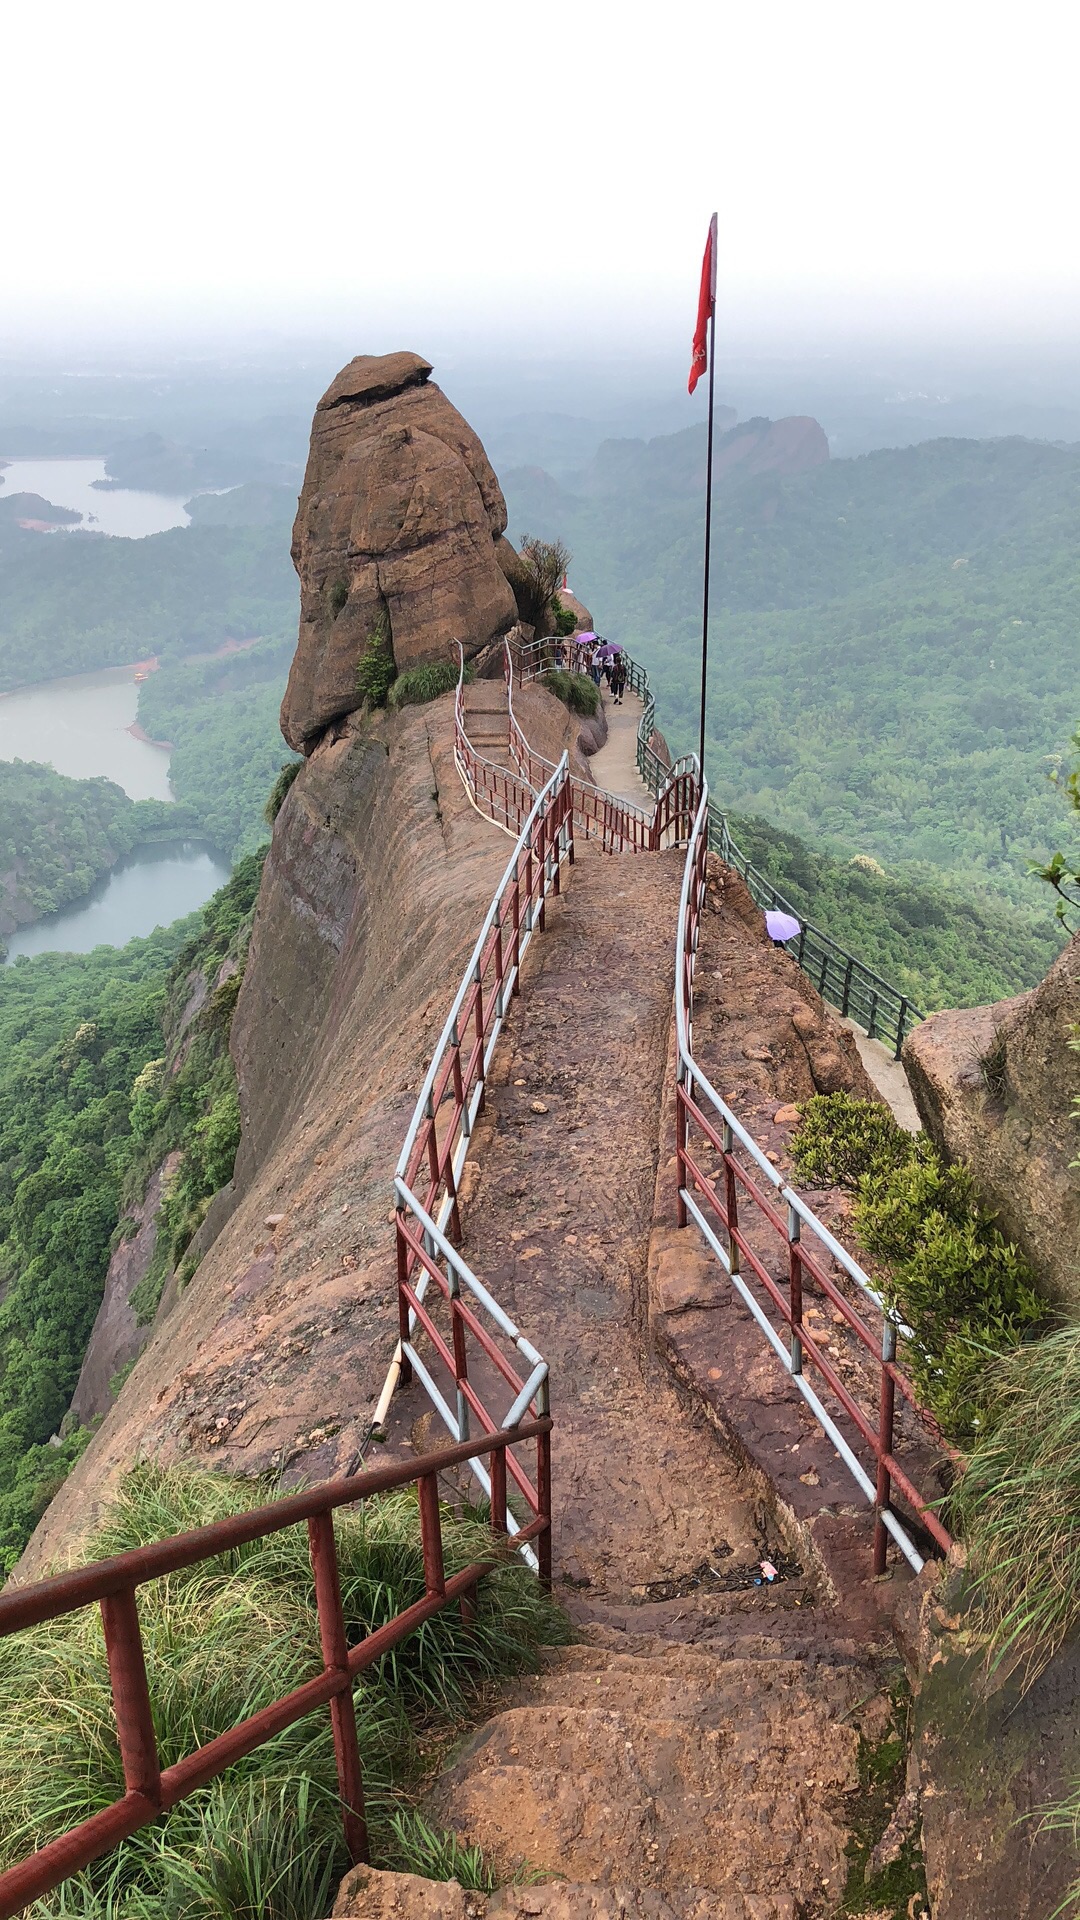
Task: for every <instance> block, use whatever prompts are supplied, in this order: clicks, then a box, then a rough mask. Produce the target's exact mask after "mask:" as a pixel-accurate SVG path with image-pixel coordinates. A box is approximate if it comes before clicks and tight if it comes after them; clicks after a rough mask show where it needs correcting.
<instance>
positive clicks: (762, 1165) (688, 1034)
mask: <svg viewBox="0 0 1080 1920" xmlns="http://www.w3.org/2000/svg"><path fill="white" fill-rule="evenodd" d="M709 823H710V810H709V794H708V787H707V785H706V784H705V783H704V782H703V784H702V791H701V800H700V803H699V806H698V811H697V815H696V817H695V820H694V826H693V829H692V832H691V837H690V843H689V846H688V847H687V853H686V864H685V867H684V870H683V881H682V889H681V893H680V898H679V920H678V928H677V932H676V943H675V1030H676V1044H677V1081H678V1084H677V1088H676V1156H677V1164H678V1170H679V1172H678V1183H679V1198H678V1219H679V1225H680V1227H685V1226H686V1225H687V1223H688V1220H689V1219H691V1218H692V1219H693V1220H694V1222H695V1224H696V1225H697V1227H698V1228H699V1230H700V1232H701V1234H702V1236H703V1238H704V1239H705V1241H706V1243H707V1245H708V1246H709V1247H710V1248H711V1250H712V1252H713V1253H714V1254H715V1256H716V1258H717V1259H718V1260H719V1262H720V1264H721V1266H722V1267H723V1268H724V1270H725V1272H726V1273H727V1274H728V1276H729V1278H730V1280H731V1282H732V1285H733V1286H734V1288H735V1290H736V1292H737V1293H738V1294H739V1296H740V1298H741V1299H742V1300H743V1302H744V1304H745V1305H746V1306H747V1307H748V1308H749V1310H750V1312H751V1314H752V1315H753V1317H754V1319H755V1321H756V1322H757V1324H758V1326H759V1327H760V1329H761V1331H762V1333H763V1334H764V1335H765V1338H766V1339H767V1340H768V1342H769V1344H770V1346H771V1347H772V1348H773V1350H774V1352H775V1353H776V1355H777V1357H778V1358H779V1360H780V1361H781V1363H782V1365H783V1366H784V1367H785V1368H786V1369H787V1372H788V1374H789V1376H790V1378H791V1380H792V1382H793V1384H794V1386H795V1387H796V1388H797V1390H798V1392H799V1393H800V1394H801V1395H802V1397H803V1399H804V1400H805V1402H806V1404H807V1406H808V1407H809V1408H810V1411H811V1413H812V1414H813V1415H814V1418H815V1419H816V1420H817V1422H818V1424H819V1425H820V1426H821V1427H822V1429H823V1431H824V1432H825V1433H826V1434H827V1436H828V1438H829V1439H830V1440H831V1442H832V1444H833V1446H834V1447H835V1449H836V1452H837V1453H838V1455H839V1456H840V1459H841V1460H842V1461H843V1463H844V1465H845V1466H846V1467H847V1469H848V1472H849V1473H850V1474H851V1476H852V1478H853V1480H854V1481H855V1483H856V1485H857V1486H858V1487H859V1489H860V1491H861V1492H862V1493H863V1495H864V1497H865V1498H866V1499H867V1501H868V1503H869V1504H870V1506H871V1507H872V1508H873V1510H874V1513H875V1516H876V1518H875V1527H874V1571H875V1573H882V1572H884V1570H885V1555H886V1547H887V1536H891V1537H892V1539H893V1540H894V1541H895V1542H896V1545H897V1546H898V1547H899V1548H900V1551H901V1553H902V1554H903V1555H904V1558H905V1559H906V1560H907V1561H908V1562H909V1564H910V1565H911V1566H912V1567H913V1568H914V1570H915V1571H916V1572H919V1571H920V1570H921V1568H922V1566H923V1564H924V1560H923V1555H922V1554H921V1553H920V1551H919V1548H918V1547H917V1546H916V1544H915V1542H914V1540H913V1539H912V1537H911V1534H910V1532H909V1531H908V1528H907V1527H906V1526H905V1525H904V1524H903V1522H902V1520H901V1519H900V1518H899V1517H898V1515H897V1514H896V1512H895V1511H894V1510H893V1507H892V1497H893V1489H894V1488H896V1489H897V1490H898V1491H899V1492H900V1493H901V1494H902V1495H903V1497H904V1499H905V1500H906V1501H907V1502H908V1504H909V1506H910V1507H911V1508H912V1509H913V1511H914V1512H915V1513H916V1514H917V1516H918V1519H919V1521H920V1523H921V1525H922V1526H923V1528H924V1529H925V1530H926V1532H927V1533H928V1534H929V1535H930V1537H931V1539H932V1540H933V1541H934V1542H935V1544H936V1545H937V1546H938V1547H939V1548H941V1549H942V1550H943V1551H946V1552H947V1551H948V1548H949V1546H950V1545H951V1539H950V1536H949V1534H948V1532H947V1531H946V1529H945V1528H944V1527H943V1526H942V1524H941V1522H940V1520H939V1519H938V1517H937V1515H936V1514H935V1513H934V1512H933V1510H932V1508H931V1505H930V1503H929V1502H928V1501H927V1500H925V1499H924V1497H923V1496H922V1494H921V1493H920V1492H919V1490H918V1488H917V1487H916V1486H915V1485H914V1484H913V1482H912V1481H911V1479H910V1477H909V1476H908V1474H907V1473H906V1471H905V1469H904V1468H903V1467H902V1466H901V1465H900V1463H899V1461H898V1460H897V1459H896V1455H895V1451H894V1437H895V1397H896V1394H897V1393H898V1392H899V1393H900V1394H901V1396H902V1397H903V1398H904V1399H906V1400H907V1401H908V1403H909V1405H910V1406H911V1407H912V1408H913V1409H914V1410H915V1411H916V1413H918V1414H919V1415H920V1417H921V1418H923V1419H924V1421H925V1423H926V1424H927V1425H928V1426H930V1427H931V1429H933V1425H934V1423H933V1422H932V1420H931V1419H930V1417H929V1416H926V1415H924V1413H923V1409H922V1408H921V1407H920V1405H919V1401H918V1398H917V1396H916V1394H915V1390H914V1387H913V1386H912V1384H911V1381H910V1380H909V1379H908V1376H907V1375H906V1374H905V1373H904V1372H903V1371H902V1369H901V1368H900V1367H899V1366H898V1365H897V1362H896V1350H897V1335H898V1333H904V1332H905V1331H906V1329H905V1328H904V1327H903V1325H902V1323H901V1322H900V1321H899V1320H898V1318H897V1316H895V1315H894V1314H893V1313H892V1312H891V1311H890V1310H889V1308H888V1307H887V1306H886V1304H885V1302H884V1301H883V1299H882V1297H881V1295H880V1293H879V1292H878V1290H877V1289H876V1288H875V1287H874V1286H873V1284H872V1282H871V1280H870V1279H869V1276H868V1275H867V1274H866V1273H865V1272H864V1271H863V1268H862V1267H861V1266H860V1265H859V1263H858V1261H856V1260H855V1259H853V1257H852V1256H851V1254H850V1253H849V1252H848V1251H847V1249H846V1247H844V1246H842V1245H841V1243H840V1242H839V1241H838V1240H837V1239H836V1237H835V1236H834V1235H833V1234H832V1233H830V1232H829V1230H828V1228H827V1227H826V1226H825V1225H824V1223H823V1222H822V1221H821V1220H819V1219H818V1217H817V1215H816V1213H815V1212H814V1210H813V1208H812V1207H810V1206H809V1205H808V1204H807V1202H806V1201H805V1200H804V1199H803V1198H802V1196H801V1195H800V1194H798V1193H796V1192H795V1191H794V1190H793V1189H792V1188H791V1187H789V1186H788V1185H787V1183H786V1181H784V1179H783V1178H782V1177H781V1175H780V1173H779V1172H778V1171H777V1169H776V1168H775V1167H774V1166H773V1164H772V1162H771V1161H770V1160H769V1159H768V1158H767V1157H766V1155H765V1153H764V1151H763V1149H762V1148H761V1147H760V1146H759V1144H758V1142H757V1141H756V1140H755V1139H754V1138H753V1135H752V1134H750V1133H749V1132H748V1130H747V1129H746V1127H745V1126H744V1125H743V1124H742V1122H741V1121H740V1120H739V1118H738V1116H737V1115H736V1114H735V1113H734V1112H733V1110H732V1109H731V1107H729V1105H728V1104H727V1102H726V1101H725V1100H724V1099H723V1098H722V1097H721V1096H720V1094H718V1093H717V1091H716V1089H715V1088H714V1087H713V1086H712V1085H711V1084H710V1082H709V1080H708V1079H707V1077H706V1075H705V1074H704V1073H703V1072H702V1070H701V1068H700V1067H699V1065H698V1063H697V1061H696V1060H695V1058H694V1054H693V985H694V967H695V960H696V954H697V947H698V939H699V932H700V921H701V914H702V909H703V905H704V898H705V876H706V857H707V854H708V851H709ZM692 1128H693V1129H696V1130H697V1132H698V1133H699V1134H700V1135H701V1137H702V1139H703V1141H704V1142H705V1143H706V1148H705V1151H706V1152H708V1151H709V1150H711V1151H712V1152H714V1153H717V1154H719V1156H720V1166H721V1169H722V1174H721V1173H718V1174H717V1175H713V1174H712V1173H711V1172H710V1171H708V1170H707V1169H705V1168H704V1167H703V1166H702V1165H701V1164H700V1159H703V1158H704V1157H705V1154H704V1153H701V1152H700V1150H698V1149H692V1148H691V1144H690V1133H691V1129H692ZM736 1146H738V1147H739V1148H740V1149H741V1150H742V1152H743V1153H744V1154H745V1155H747V1156H748V1157H749V1159H750V1160H751V1162H752V1163H753V1167H754V1174H751V1173H750V1172H748V1171H747V1169H746V1168H745V1166H744V1165H743V1164H742V1163H741V1162H740V1161H739V1159H738V1158H737V1157H736ZM755 1175H756V1176H757V1177H756V1178H755ZM762 1176H763V1177H764V1180H765V1182H766V1183H767V1188H766V1190H765V1191H763V1190H762V1188H761V1186H760V1184H759V1180H760V1178H761V1177H762ZM718 1179H722V1183H723V1194H722V1195H721V1193H720V1191H719V1190H718V1187H717V1180H718ZM768 1188H771V1189H772V1192H773V1196H774V1198H772V1199H770V1197H769V1194H768V1190H767V1189H768ZM740 1195H745V1196H747V1197H748V1198H749V1199H750V1201H751V1202H752V1203H753V1204H754V1206H755V1207H756V1208H757V1213H758V1215H759V1216H760V1217H761V1218H763V1219H764V1220H765V1221H766V1222H767V1224H768V1225H769V1226H770V1227H771V1228H772V1229H773V1231H774V1232H775V1233H776V1235H777V1237H778V1238H779V1239H780V1240H781V1241H783V1242H784V1243H785V1252H786V1263H787V1268H788V1290H787V1292H786V1293H785V1292H784V1291H783V1290H782V1289H781V1287H780V1286H779V1284H778V1283H777V1281H776V1279H775V1278H774V1276H773V1274H772V1273H771V1272H770V1270H769V1268H768V1267H767V1266H766V1265H765V1264H764V1263H763V1261H762V1260H761V1259H760V1258H759V1256H758V1254H757V1253H756V1251H755V1250H754V1248H753V1247H752V1246H751V1245H750V1243H749V1240H748V1238H747V1236H746V1233H745V1230H744V1228H743V1227H741V1226H740V1222H739V1200H740ZM718 1228H719V1229H720V1230H722V1232H723V1234H724V1236H725V1241H726V1244H725V1243H724V1241H722V1240H721V1238H720V1234H719V1232H718ZM804 1229H807V1230H809V1233H810V1234H811V1236H812V1237H813V1238H814V1239H815V1240H817V1241H818V1242H819V1243H820V1246H821V1248H822V1249H823V1251H824V1252H825V1253H826V1254H828V1255H829V1256H830V1257H831V1259H832V1260H834V1261H836V1263H837V1265H838V1266H839V1267H840V1268H841V1270H842V1271H843V1272H844V1273H845V1274H846V1275H847V1276H848V1278H849V1279H850V1280H852V1281H854V1283H855V1285H856V1286H857V1287H858V1289H859V1290H860V1292H861V1293H862V1294H863V1295H864V1296H865V1297H866V1299H867V1300H868V1301H869V1302H870V1303H872V1305H873V1306H874V1307H875V1308H876V1309H877V1310H878V1312H879V1313H880V1314H881V1316H882V1331H881V1337H880V1345H879V1343H878V1342H877V1341H876V1340H875V1337H874V1335H873V1334H872V1332H871V1330H870V1329H869V1327H868V1326H867V1325H866V1323H865V1321H864V1320H863V1318H862V1316H861V1315H860V1314H859V1313H857V1312H856V1310H855V1309H854V1308H853V1307H852V1305H851V1304H850V1302H849V1301H848V1299H847V1298H846V1296H845V1295H844V1294H843V1293H842V1292H841V1291H840V1289H839V1287H837V1285H836V1284H835V1282H834V1281H833V1280H832V1278H831V1277H830V1275H829V1274H828V1273H827V1271H826V1270H825V1267H824V1265H823V1264H821V1263H820V1261H819V1259H818V1258H816V1257H815V1255H814V1254H813V1253H812V1252H811V1251H810V1250H809V1248H808V1247H807V1245H806V1241H805V1238H804ZM744 1261H745V1262H746V1263H747V1265H748V1267H749V1269H750V1275H751V1277H752V1278H753V1279H755V1280H756V1281H757V1283H758V1286H759V1288H760V1289H761V1291H762V1292H763V1293H764V1294H765V1296H766V1299H767V1300H768V1301H769V1302H771V1304H772V1307H773V1309H774V1311H775V1313H776V1315H777V1316H778V1318H779V1320H780V1323H781V1325H783V1326H785V1327H786V1329H787V1333H788V1342H789V1344H785V1342H784V1340H783V1338H782V1337H781V1334H780V1333H779V1331H778V1330H777V1327H776V1325H775V1324H774V1321H773V1320H772V1319H771V1318H770V1317H769V1314H768V1313H767V1311H766V1310H765V1307H763V1306H762V1305H761V1303H760V1301H759V1300H758V1299H757V1298H756V1297H755V1294H754V1293H753V1292H752V1291H751V1288H750V1286H749V1285H748V1283H747V1280H746V1279H745V1278H744V1277H743V1262H744ZM807 1274H808V1275H809V1276H810V1277H811V1278H812V1279H813V1281H814V1282H815V1284H816V1285H817V1286H818V1288H819V1289H820V1290H821V1292H822V1293H823V1294H824V1296H825V1297H826V1298H827V1299H828V1300H829V1301H830V1302H831V1303H832V1306H833V1308H834V1309H835V1310H836V1311H838V1312H839V1313H841V1314H842V1315H843V1318H844V1321H845V1322H846V1324H847V1326H848V1327H849V1328H850V1329H851V1330H852V1331H853V1332H854V1333H855V1335H856V1338H857V1339H858V1341H859V1342H860V1344H861V1345H862V1347H863V1348H864V1350H866V1351H873V1352H875V1354H876V1355H877V1357H878V1358H879V1364H880V1388H879V1398H878V1409H877V1425H876V1427H875V1425H874V1424H873V1422H872V1421H871V1420H870V1418H869V1417H868V1416H867V1414H866V1413H865V1411H864V1410H863V1408H862V1407H860V1406H859V1404H858V1402H857V1401H856V1400H855V1398H854V1397H853V1395H852V1394H851V1393H850V1392H849V1390H848V1388H847V1386H846V1385H845V1383H844V1382H843V1381H842V1380H841V1378H840V1376H839V1374H838V1372H837V1370H836V1369H835V1368H834V1367H833V1366H832V1364H831V1361H830V1360H828V1359H827V1357H826V1356H825V1355H824V1354H823V1353H821V1352H820V1351H819V1349H818V1347H817V1344H816V1343H815V1341H814V1340H812V1339H811V1338H809V1337H808V1336H807V1335H806V1332H805V1328H804V1324H803V1301H802V1294H803V1280H804V1277H805V1276H806V1275H807ZM806 1362H809V1363H810V1365H811V1366H812V1367H813V1369H814V1370H815V1372H816V1373H818V1374H819V1375H820V1376H821V1378H822V1380H823V1382H824V1386H825V1388H826V1389H827V1390H828V1392H829V1394H830V1396H831V1397H832V1399H833V1400H834V1401H836V1402H837V1403H838V1404H839V1406H840V1408H841V1409H842V1412H843V1414H844V1415H845V1416H846V1417H847V1420H848V1422H849V1423H850V1425H852V1426H854V1428H855V1430H856V1433H857V1434H858V1435H859V1436H860V1438H861V1439H862V1441H863V1443H864V1444H865V1445H866V1446H867V1448H868V1449H869V1451H870V1453H871V1454H872V1456H873V1459H874V1462H875V1467H876V1475H875V1478H874V1479H871V1477H870V1475H869V1474H868V1473H867V1471H866V1469H865V1468H864V1466H863V1464H862V1462H861V1461H860V1459H859V1458H858V1455H857V1454H856V1453H855V1451H854V1449H853V1448H852V1446H851V1445H850V1443H849V1441H848V1440H847V1438H846V1437H845V1435H844V1434H843V1433H842V1432H841V1431H840V1428H839V1426H838V1425H837V1423H836V1421H835V1420H834V1419H833V1417H832V1416H831V1415H830V1413H829V1412H828V1411H827V1410H826V1408H825V1407H824V1406H823V1404H822V1402H821V1400H820V1398H819V1396H818V1394H817V1393H816V1392H815V1391H814V1389H813V1387H812V1386H811V1385H810V1384H809V1382H808V1380H807V1379H806V1377H805V1374H804V1371H803V1369H804V1364H805V1363H806Z"/></svg>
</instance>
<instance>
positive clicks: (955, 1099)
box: [903, 935, 1080, 1306]
mask: <svg viewBox="0 0 1080 1920" xmlns="http://www.w3.org/2000/svg"><path fill="white" fill-rule="evenodd" d="M1078 1026H1080V935H1078V936H1076V937H1075V938H1074V939H1073V940H1072V941H1071V942H1070V944H1069V945H1068V946H1067V947H1066V949H1065V951H1064V953H1062V954H1061V955H1059V957H1058V959H1057V960H1055V962H1054V964H1053V966H1052V967H1051V969H1050V971H1049V973H1048V974H1047V976H1046V978H1045V980H1043V981H1042V982H1041V984H1040V985H1039V986H1037V987H1035V988H1034V989H1033V990H1032V992H1030V993H1023V994H1019V995H1018V996H1017V997H1016V998H1015V999H1013V1000H1002V1001H999V1002H998V1003H997V1005H996V1006H990V1007H971V1008H968V1009H966V1010H963V1011H961V1012H956V1013H935V1014H932V1015H931V1017H930V1018H929V1019H928V1020H925V1021H923V1023H922V1025H921V1026H918V1027H916V1028H915V1031H914V1032H913V1033H911V1034H909V1036H908V1039H907V1041H906V1042H905V1045H904V1053H903V1061H904V1066H905V1068H906V1070H907V1075H908V1079H909V1081H910V1082H911V1088H912V1092H913V1093H914V1095H915V1101H916V1104H917V1106H918V1109H919V1112H920V1114H921V1116H922V1121H923V1125H924V1126H925V1128H926V1130H927V1132H928V1133H929V1134H930V1136H931V1138H932V1139H933V1140H934V1141H936V1143H937V1145H938V1146H939V1147H940V1148H941V1149H942V1151H943V1152H944V1153H946V1154H947V1155H948V1156H949V1157H950V1159H953V1160H963V1161H965V1162H966V1163H967V1165H968V1166H969V1167H970V1168H971V1171H972V1173H973V1175H974V1176H975V1181H976V1185H977V1186H978V1188H979V1191H980V1192H981V1194H982V1195H983V1198H984V1200H985V1201H986V1204H987V1205H988V1206H990V1207H992V1208H993V1209H994V1210H995V1211H996V1212H997V1214H998V1217H999V1223H1000V1225H1001V1227H1002V1230H1003V1231H1004V1232H1005V1233H1007V1234H1008V1235H1009V1237H1010V1238H1011V1239H1013V1240H1015V1241H1016V1243H1017V1245H1018V1246H1019V1247H1020V1248H1021V1250H1022V1251H1023V1252H1024V1253H1025V1254H1026V1255H1027V1258H1028V1259H1029V1260H1030V1261H1031V1264H1032V1266H1033V1267H1034V1268H1035V1271H1036V1273H1037V1274H1038V1275H1039V1277H1040V1279H1041V1281H1042V1283H1043V1285H1044V1287H1045V1288H1046V1291H1047V1292H1048V1294H1050V1295H1051V1296H1052V1297H1053V1298H1054V1299H1057V1300H1060V1301H1063V1302H1066V1303H1068V1304H1069V1305H1072V1306H1075V1305H1077V1304H1080V1169H1078V1168H1077V1167H1076V1166H1074V1165H1073V1164H1072V1163H1073V1162H1074V1161H1075V1160H1076V1159H1077V1158H1078V1157H1080V1126H1078V1125H1077V1122H1076V1119H1075V1117H1074V1102H1075V1101H1077V1100H1078V1099H1080V1053H1077V1052H1076V1051H1075V1050H1074V1049H1073V1048H1072V1047H1071V1046H1070V1044H1069V1043H1070V1040H1071V1038H1072V1037H1073V1034H1074V1033H1075V1031H1076V1029H1077V1027H1078Z"/></svg>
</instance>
